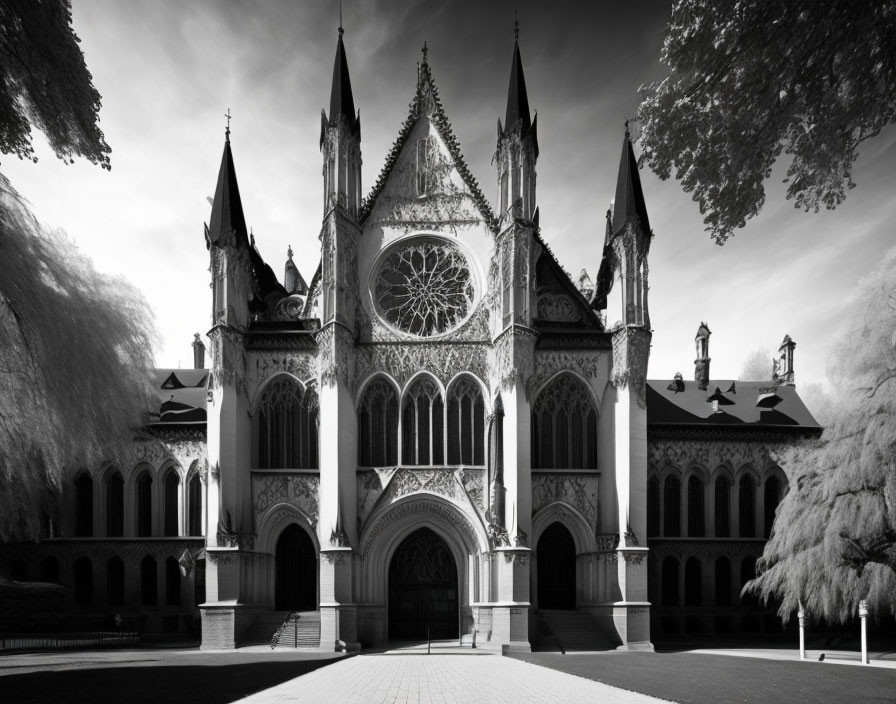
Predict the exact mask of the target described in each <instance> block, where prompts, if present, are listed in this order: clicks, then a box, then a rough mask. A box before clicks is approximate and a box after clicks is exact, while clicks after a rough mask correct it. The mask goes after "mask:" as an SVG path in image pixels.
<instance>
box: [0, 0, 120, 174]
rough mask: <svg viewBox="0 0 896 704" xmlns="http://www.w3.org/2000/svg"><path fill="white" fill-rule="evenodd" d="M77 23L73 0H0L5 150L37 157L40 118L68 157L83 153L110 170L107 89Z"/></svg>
mask: <svg viewBox="0 0 896 704" xmlns="http://www.w3.org/2000/svg"><path fill="white" fill-rule="evenodd" d="M71 22H72V13H71V2H70V1H68V0H4V1H3V2H2V3H0V152H2V153H4V154H15V155H17V156H18V157H19V158H20V159H32V160H34V161H37V158H36V157H35V156H34V148H33V147H32V144H31V126H32V125H34V126H35V127H37V128H38V129H39V130H41V132H43V133H44V134H45V135H46V137H47V140H48V141H49V143H50V146H51V147H52V148H53V151H55V152H56V155H57V156H58V157H59V158H60V159H62V160H63V161H67V162H71V161H73V157H75V156H81V157H84V158H85V159H88V160H89V161H91V162H93V163H94V164H99V165H100V166H102V167H103V168H104V169H108V168H110V167H109V153H110V152H111V149H110V148H109V145H108V144H106V141H105V139H104V138H103V133H102V132H101V131H100V129H99V126H98V124H97V123H98V121H99V110H100V94H99V92H97V90H96V88H94V86H93V77H92V76H91V75H90V72H89V71H88V70H87V65H86V64H85V63H84V54H83V53H82V52H81V49H80V47H79V46H78V42H79V39H78V37H77V36H76V35H75V33H74V31H73V30H72V26H71Z"/></svg>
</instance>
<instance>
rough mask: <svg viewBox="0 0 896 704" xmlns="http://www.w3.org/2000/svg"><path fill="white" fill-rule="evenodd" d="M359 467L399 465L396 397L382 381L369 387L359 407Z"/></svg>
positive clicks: (385, 382)
mask: <svg viewBox="0 0 896 704" xmlns="http://www.w3.org/2000/svg"><path fill="white" fill-rule="evenodd" d="M358 464H359V465H361V466H362V467H385V466H390V465H396V464H398V396H397V394H396V393H395V389H394V388H393V387H392V385H391V384H390V383H389V382H388V381H386V380H385V379H375V380H374V381H372V382H371V383H370V384H368V386H367V388H366V389H365V390H364V396H363V398H362V399H361V403H360V404H359V406H358Z"/></svg>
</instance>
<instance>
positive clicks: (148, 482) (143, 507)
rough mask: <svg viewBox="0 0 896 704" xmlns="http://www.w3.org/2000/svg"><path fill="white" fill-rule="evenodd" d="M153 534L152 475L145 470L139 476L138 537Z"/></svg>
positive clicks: (146, 536) (147, 536)
mask: <svg viewBox="0 0 896 704" xmlns="http://www.w3.org/2000/svg"><path fill="white" fill-rule="evenodd" d="M151 536H152V475H151V474H150V473H149V472H143V473H142V474H141V475H140V476H139V477H138V478H137V537H138V538H149V537H151Z"/></svg>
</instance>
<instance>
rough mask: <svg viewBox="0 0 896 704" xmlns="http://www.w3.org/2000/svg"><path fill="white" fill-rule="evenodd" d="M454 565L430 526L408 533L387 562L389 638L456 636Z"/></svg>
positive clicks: (456, 612)
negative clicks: (388, 562)
mask: <svg viewBox="0 0 896 704" xmlns="http://www.w3.org/2000/svg"><path fill="white" fill-rule="evenodd" d="M457 589H458V585H457V566H456V565H455V563H454V558H453V557H452V556H451V552H450V551H449V550H448V546H447V545H446V544H445V541H444V540H442V539H441V538H440V537H439V536H438V535H436V534H435V533H434V532H433V531H432V530H430V529H429V528H420V529H419V530H416V531H414V532H413V533H411V534H410V535H409V536H408V537H407V538H405V539H404V541H403V542H402V543H401V545H399V546H398V549H397V550H396V551H395V554H394V555H393V556H392V562H391V563H390V564H389V638H390V639H392V640H426V638H427V636H429V637H430V638H433V639H436V638H457V634H458V617H459V611H458V599H457Z"/></svg>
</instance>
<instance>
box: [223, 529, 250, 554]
mask: <svg viewBox="0 0 896 704" xmlns="http://www.w3.org/2000/svg"><path fill="white" fill-rule="evenodd" d="M216 537H217V539H218V545H221V546H224V547H228V548H238V549H239V550H254V549H255V536H254V535H252V534H250V533H224V532H222V531H218V534H217V536H216Z"/></svg>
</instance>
